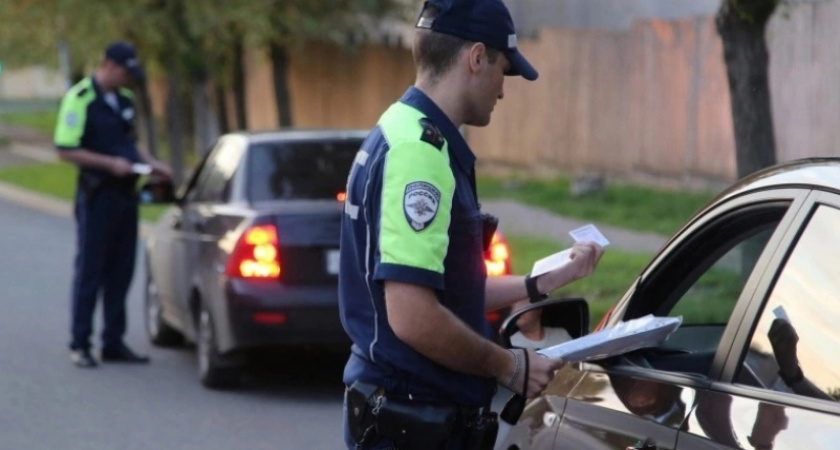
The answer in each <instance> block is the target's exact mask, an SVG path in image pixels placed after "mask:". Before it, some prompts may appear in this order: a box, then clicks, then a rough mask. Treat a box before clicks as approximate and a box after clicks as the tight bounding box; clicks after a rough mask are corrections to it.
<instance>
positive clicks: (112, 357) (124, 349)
mask: <svg viewBox="0 0 840 450" xmlns="http://www.w3.org/2000/svg"><path fill="white" fill-rule="evenodd" d="M102 361H105V362H123V363H134V364H146V363H148V362H149V357H148V356H146V355H138V354H137V353H134V352H133V351H132V350H131V349H130V348H128V346H127V345H125V344H123V345H120V346H119V347H117V348H104V349H102Z"/></svg>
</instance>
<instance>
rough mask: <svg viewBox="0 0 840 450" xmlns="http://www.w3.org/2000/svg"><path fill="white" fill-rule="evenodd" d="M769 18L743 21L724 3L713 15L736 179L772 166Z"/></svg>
mask: <svg viewBox="0 0 840 450" xmlns="http://www.w3.org/2000/svg"><path fill="white" fill-rule="evenodd" d="M771 13H772V11H771ZM769 17H770V15H767V16H766V17H763V18H762V17H757V18H754V19H753V20H745V19H744V18H743V16H742V15H740V14H739V13H737V12H734V11H733V10H732V8H731V7H730V6H729V5H728V3H727V2H726V1H724V2H723V4H722V6H721V9H720V11H719V12H718V15H717V29H718V33H720V36H721V39H722V41H723V54H724V60H725V62H726V73H727V77H728V79H729V95H730V100H731V104H732V124H733V127H734V131H735V153H736V161H737V169H738V178H741V177H744V176H746V175H748V174H750V173H753V172H755V171H756V170H759V169H762V168H765V167H768V166H771V165H773V164H775V163H776V140H775V136H774V131H773V114H772V110H771V101H770V83H769V62H770V58H769V53H768V51H767V43H766V41H765V29H766V24H767V20H768V19H769Z"/></svg>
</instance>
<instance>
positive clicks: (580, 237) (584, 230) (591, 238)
mask: <svg viewBox="0 0 840 450" xmlns="http://www.w3.org/2000/svg"><path fill="white" fill-rule="evenodd" d="M569 234H570V235H571V236H572V239H574V240H575V242H594V243H596V244H598V245H600V246H601V247H606V246H608V245H610V241H608V240H607V238H606V237H604V235H603V234H601V232H600V231H599V230H598V228H596V227H595V225H594V224H591V223H590V224H589V225H584V226H582V227H580V228H577V229H574V230H572V231H570V232H569Z"/></svg>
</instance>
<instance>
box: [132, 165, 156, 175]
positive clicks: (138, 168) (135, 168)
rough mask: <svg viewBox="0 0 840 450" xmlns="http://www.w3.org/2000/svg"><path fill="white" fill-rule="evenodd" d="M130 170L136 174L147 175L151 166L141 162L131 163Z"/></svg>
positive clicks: (150, 171) (150, 170)
mask: <svg viewBox="0 0 840 450" xmlns="http://www.w3.org/2000/svg"><path fill="white" fill-rule="evenodd" d="M131 171H132V172H134V173H136V174H137V175H148V174H150V173H152V166H150V165H148V164H142V163H134V164H132V165H131Z"/></svg>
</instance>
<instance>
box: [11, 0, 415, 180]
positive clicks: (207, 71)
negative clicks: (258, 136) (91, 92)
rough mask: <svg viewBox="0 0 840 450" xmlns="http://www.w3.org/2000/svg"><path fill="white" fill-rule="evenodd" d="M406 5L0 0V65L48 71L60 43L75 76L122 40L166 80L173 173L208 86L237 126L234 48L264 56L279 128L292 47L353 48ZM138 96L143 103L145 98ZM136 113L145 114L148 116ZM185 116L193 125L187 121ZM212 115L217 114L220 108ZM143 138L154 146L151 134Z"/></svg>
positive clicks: (202, 115) (206, 109) (198, 124)
mask: <svg viewBox="0 0 840 450" xmlns="http://www.w3.org/2000/svg"><path fill="white" fill-rule="evenodd" d="M415 6H418V0H247V1H241V0H201V1H188V0H134V1H132V2H115V1H106V0H3V1H0V23H2V24H3V26H0V57H2V58H3V61H4V62H6V63H7V64H8V65H9V66H23V65H27V64H47V65H51V66H57V65H58V63H59V58H58V49H59V47H60V45H61V43H66V44H67V45H68V47H69V54H70V60H71V64H72V66H73V67H72V70H73V71H74V72H79V73H84V72H86V71H89V70H91V69H92V67H93V64H95V63H96V62H97V61H98V60H99V59H100V58H101V56H102V49H103V48H104V47H105V45H107V43H108V42H111V41H113V40H117V39H125V40H129V41H131V42H132V43H133V44H134V45H135V46H136V47H137V48H138V51H139V52H140V56H141V59H142V60H143V61H144V64H145V65H146V68H147V73H149V74H151V76H157V77H159V78H161V79H165V80H166V81H167V85H168V91H169V96H168V99H167V105H166V108H165V109H166V111H167V120H166V128H167V131H168V134H169V146H170V157H171V158H173V161H172V162H173V168H174V169H175V170H176V173H178V172H180V171H181V169H182V161H183V156H182V155H181V152H182V148H183V147H184V138H185V135H186V134H187V133H188V131H189V130H192V131H194V132H195V141H196V142H195V148H197V149H199V151H201V150H203V149H205V148H206V147H207V141H208V140H209V139H211V138H212V134H213V133H212V129H213V127H212V126H211V125H212V124H213V122H214V121H213V115H212V110H213V109H214V108H212V107H211V102H210V97H211V95H210V92H209V91H208V89H209V88H210V86H211V85H212V86H215V88H216V89H213V91H215V94H216V96H219V95H222V94H224V93H225V92H227V91H229V90H230V89H232V88H234V87H236V88H237V89H236V92H235V97H236V98H238V99H239V100H240V101H239V102H237V104H238V110H239V112H240V114H238V116H241V117H240V119H239V121H238V122H239V124H238V125H239V126H240V127H245V126H246V119H245V117H244V109H245V108H244V98H245V96H244V91H245V86H244V84H243V83H239V84H238V85H236V86H235V85H234V80H235V78H236V77H234V75H235V74H237V73H239V74H240V75H241V74H242V73H243V71H244V62H243V60H242V52H241V51H239V52H238V51H237V49H246V50H249V51H252V50H262V51H266V52H268V54H269V55H270V57H271V59H272V62H273V64H272V67H273V68H274V69H275V74H274V75H275V83H274V88H275V91H276V92H277V93H278V94H277V102H278V111H279V112H280V114H279V115H280V116H281V118H282V119H283V121H284V122H282V123H281V124H282V125H291V124H292V120H291V108H290V106H289V105H290V94H289V89H288V83H287V81H286V76H285V72H286V70H287V65H288V61H289V52H290V50H291V49H295V48H298V47H299V46H301V45H303V44H305V43H306V42H308V41H312V40H320V41H324V40H326V41H331V42H334V43H338V44H342V45H344V44H357V43H358V42H360V41H361V40H362V39H364V37H365V34H366V32H368V31H371V30H376V29H377V28H378V27H379V23H380V21H381V20H382V19H384V18H387V17H390V16H396V17H399V18H404V17H407V15H406V14H407V13H406V11H408V10H413V9H415V8H414V7H415ZM239 78H240V79H241V78H242V77H241V76H240V77H239ZM141 88H142V87H141ZM141 91H143V89H141ZM141 94H142V95H141V98H146V99H147V98H148V96H147V95H145V91H143V92H141ZM141 106H142V105H141ZM145 109H146V111H147V113H148V110H149V109H150V108H148V105H146V108H145ZM216 109H218V108H216ZM190 111H191V112H192V117H193V120H192V121H191V122H189V123H186V122H184V118H185V117H190V114H189V112H190ZM216 112H217V113H219V114H225V109H221V110H218V111H216ZM223 119H226V117H223ZM146 122H147V125H148V126H152V125H153V122H152V121H151V120H147V121H146ZM219 122H220V123H227V122H228V121H227V120H223V121H219ZM147 135H148V136H150V139H152V140H153V133H147ZM149 144H150V147H151V148H154V147H155V146H154V142H149Z"/></svg>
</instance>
